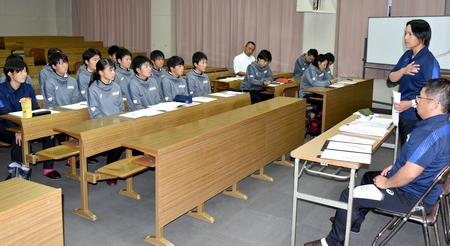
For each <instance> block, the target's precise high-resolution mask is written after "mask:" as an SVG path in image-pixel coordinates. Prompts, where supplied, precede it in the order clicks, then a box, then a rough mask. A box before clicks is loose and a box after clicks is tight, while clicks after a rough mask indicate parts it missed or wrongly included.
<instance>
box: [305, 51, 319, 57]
mask: <svg viewBox="0 0 450 246" xmlns="http://www.w3.org/2000/svg"><path fill="white" fill-rule="evenodd" d="M307 54H308V55H309V56H313V57H314V58H316V57H317V56H318V55H319V52H317V50H316V49H310V50H308V52H307Z"/></svg>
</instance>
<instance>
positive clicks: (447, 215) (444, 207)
mask: <svg viewBox="0 0 450 246" xmlns="http://www.w3.org/2000/svg"><path fill="white" fill-rule="evenodd" d="M449 194H450V178H448V179H447V181H446V182H445V184H444V185H442V193H441V196H440V198H439V202H440V205H439V206H440V207H439V213H440V214H441V219H442V227H443V229H444V238H445V242H446V243H447V245H449V244H450V211H449V210H450V209H449V206H450V196H449Z"/></svg>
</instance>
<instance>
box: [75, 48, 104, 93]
mask: <svg viewBox="0 0 450 246" xmlns="http://www.w3.org/2000/svg"><path fill="white" fill-rule="evenodd" d="M82 57H83V62H84V64H83V65H82V66H80V68H79V69H78V71H77V83H78V89H79V90H80V94H81V101H86V90H87V88H88V86H89V81H90V80H91V76H92V71H94V70H95V69H96V67H95V66H96V65H97V62H98V60H100V59H101V58H102V54H101V53H100V51H99V50H98V49H96V48H89V49H87V50H85V51H84V52H83V56H82Z"/></svg>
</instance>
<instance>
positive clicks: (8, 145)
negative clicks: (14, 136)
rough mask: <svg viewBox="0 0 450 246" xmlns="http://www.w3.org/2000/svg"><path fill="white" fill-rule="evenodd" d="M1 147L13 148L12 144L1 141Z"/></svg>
mask: <svg viewBox="0 0 450 246" xmlns="http://www.w3.org/2000/svg"><path fill="white" fill-rule="evenodd" d="M0 147H11V144H9V143H5V142H2V141H0Z"/></svg>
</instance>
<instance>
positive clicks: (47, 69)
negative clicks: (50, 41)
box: [38, 48, 62, 94]
mask: <svg viewBox="0 0 450 246" xmlns="http://www.w3.org/2000/svg"><path fill="white" fill-rule="evenodd" d="M55 52H62V51H61V50H60V49H58V48H50V49H49V50H48V51H47V57H48V58H50V55H52V54H53V53H55ZM53 75H55V73H54V72H53V68H52V66H51V65H49V64H48V63H47V65H45V66H44V67H43V68H42V69H41V71H40V72H39V77H38V83H39V89H40V90H41V93H42V94H44V84H45V81H47V78H48V77H49V76H53Z"/></svg>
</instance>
